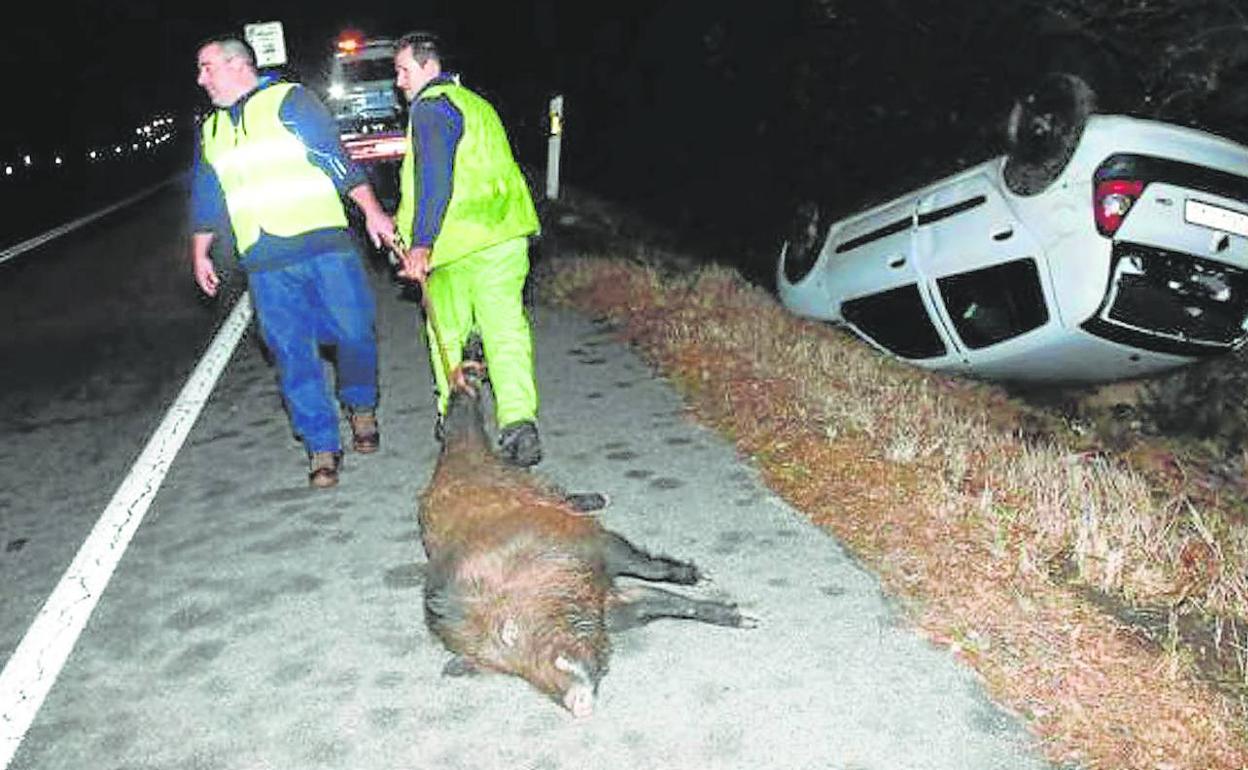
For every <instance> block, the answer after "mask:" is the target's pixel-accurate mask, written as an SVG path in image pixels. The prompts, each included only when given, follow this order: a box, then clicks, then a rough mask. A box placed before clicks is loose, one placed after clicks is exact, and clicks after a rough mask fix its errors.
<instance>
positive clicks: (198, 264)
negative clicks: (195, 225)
mask: <svg viewBox="0 0 1248 770" xmlns="http://www.w3.org/2000/svg"><path fill="white" fill-rule="evenodd" d="M212 238H213V236H212V233H195V234H193V235H192V236H191V266H192V269H193V270H194V271H195V283H197V284H199V289H200V291H202V292H203V293H204V294H207V295H208V296H209V297H215V296H217V288H218V287H220V286H221V279H219V278H218V277H217V268H216V267H215V266H214V265H213V264H212V257H210V256H208V253H209V248H210V247H211V246H212Z"/></svg>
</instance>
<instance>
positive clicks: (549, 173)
mask: <svg viewBox="0 0 1248 770" xmlns="http://www.w3.org/2000/svg"><path fill="white" fill-rule="evenodd" d="M562 140H563V96H562V95H561V94H560V95H556V96H554V97H552V98H551V100H550V138H549V139H548V140H547V143H546V200H552V201H553V200H557V199H558V198H559V150H560V144H561V142H562Z"/></svg>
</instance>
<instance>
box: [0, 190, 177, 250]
mask: <svg viewBox="0 0 1248 770" xmlns="http://www.w3.org/2000/svg"><path fill="white" fill-rule="evenodd" d="M180 176H181V174H175V175H174V176H171V177H169V178H168V179H166V180H165V181H163V182H160V183H159V184H154V185H152V186H151V187H148V188H146V189H144V190H140V191H139V192H137V193H135V194H134V195H131V196H130V197H129V198H125V199H123V200H120V201H117V202H116V203H114V204H112V205H111V206H106V207H104V208H102V209H100V210H99V211H97V212H95V213H94V214H87V215H86V216H85V217H80V218H78V219H75V220H74V221H72V222H66V223H65V224H63V225H60V226H59V227H54V228H52V229H51V230H49V231H47V232H46V233H42V234H40V235H36V236H35V237H34V238H29V239H27V240H24V241H22V242H21V243H19V244H17V245H16V246H10V247H9V248H7V249H5V250H4V251H0V265H2V264H4V263H5V262H8V261H9V260H10V259H13V258H14V257H18V256H21V255H22V254H25V253H26V252H28V251H30V250H31V249H34V248H37V247H39V246H42V245H43V244H45V243H47V242H48V241H50V240H52V239H54V238H60V237H61V236H62V235H64V234H65V233H68V232H71V231H73V230H77V229H78V228H79V227H82V226H83V225H88V224H90V223H92V222H94V221H95V220H97V219H99V218H100V217H102V216H105V215H107V214H111V213H113V212H114V211H116V210H117V209H120V208H124V207H126V206H129V205H130V204H131V203H134V202H135V201H139V200H142V199H144V198H146V197H147V196H149V195H151V194H152V193H154V192H156V191H157V190H159V189H160V188H162V187H164V186H165V185H167V184H169V183H171V182H173V181H174V180H175V179H177V178H178V177H180Z"/></svg>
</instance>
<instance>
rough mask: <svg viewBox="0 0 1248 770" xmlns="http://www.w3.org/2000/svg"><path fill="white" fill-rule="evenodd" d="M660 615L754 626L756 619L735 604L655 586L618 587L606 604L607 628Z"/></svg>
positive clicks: (621, 628)
mask: <svg viewBox="0 0 1248 770" xmlns="http://www.w3.org/2000/svg"><path fill="white" fill-rule="evenodd" d="M658 618H680V619H683V620H697V621H699V622H701V623H713V624H714V625H717V626H733V627H736V628H753V627H754V626H755V625H757V621H756V620H755V619H754V618H751V617H749V616H748V615H742V614H741V611H740V610H738V609H737V606H736V605H735V604H728V603H727V602H717V601H711V600H705V599H693V598H690V597H688V596H681V595H680V594H678V593H673V592H672V591H667V590H664V589H662V588H657V587H655V586H633V587H630V588H627V589H623V590H618V591H616V592H615V594H614V595H613V597H612V601H611V602H610V603H609V604H608V606H607V630H608V631H624V630H626V629H629V628H636V627H637V626H641V625H645V624H646V623H649V622H650V621H652V620H657V619H658Z"/></svg>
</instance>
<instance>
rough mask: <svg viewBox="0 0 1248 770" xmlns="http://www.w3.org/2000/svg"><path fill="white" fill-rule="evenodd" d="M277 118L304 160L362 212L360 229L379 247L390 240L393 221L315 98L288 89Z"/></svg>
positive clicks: (303, 91) (299, 89) (304, 91)
mask: <svg viewBox="0 0 1248 770" xmlns="http://www.w3.org/2000/svg"><path fill="white" fill-rule="evenodd" d="M278 117H279V118H280V119H281V121H282V123H283V124H284V125H285V126H286V127H287V128H289V129H290V130H291V131H292V132H293V133H294V134H295V136H298V137H299V139H300V141H302V142H303V145H304V147H306V148H307V149H308V160H309V161H310V162H311V163H312V164H314V165H315V166H316V167H317V168H320V169H321V170H322V171H324V172H325V174H326V176H328V177H329V178H330V179H331V180H332V181H333V183H334V187H335V188H336V189H337V190H338V194H339V195H345V196H347V197H349V198H351V200H352V201H354V202H355V204H356V205H357V206H359V207H360V211H362V212H363V213H364V228H365V230H367V231H368V236H369V238H370V239H371V240H372V242H373V246H375V247H380V246H381V244H382V243H385V244H386V245H389V244H390V242H391V241H392V240H393V237H394V222H393V221H392V220H391V219H390V216H389V215H388V214H386V212H385V210H384V209H382V207H381V203H379V202H378V200H377V196H376V194H374V192H373V187H372V185H370V184H369V183H368V176H367V175H366V174H365V173H364V169H362V168H360V166H359V164H357V163H356V162H355V161H353V160H351V158H350V156H348V155H347V153H346V152H345V151H344V150H343V148H342V140H341V137H340V136H339V134H338V124H337V123H335V122H334V118H333V116H332V115H330V114H329V110H328V109H326V108H325V105H324V104H323V103H321V100H320V99H317V98H316V95H315V94H313V93H312V92H311V91H309V90H308V89H307V88H305V87H303V86H296V87H295V88H292V89H291V90H290V93H288V94H287V95H286V98H284V99H283V100H282V104H281V107H279V108H278Z"/></svg>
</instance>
